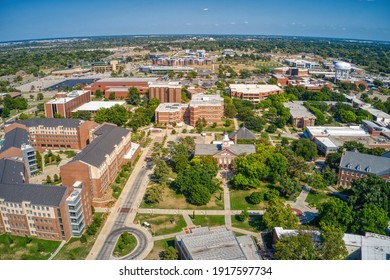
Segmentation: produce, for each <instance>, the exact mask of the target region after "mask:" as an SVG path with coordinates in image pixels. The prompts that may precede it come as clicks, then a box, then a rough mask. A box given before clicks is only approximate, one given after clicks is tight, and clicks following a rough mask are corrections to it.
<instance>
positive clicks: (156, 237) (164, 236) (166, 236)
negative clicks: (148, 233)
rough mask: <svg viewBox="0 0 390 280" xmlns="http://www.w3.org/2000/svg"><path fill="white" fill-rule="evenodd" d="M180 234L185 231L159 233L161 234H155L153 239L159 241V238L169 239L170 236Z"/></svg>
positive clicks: (173, 236)
mask: <svg viewBox="0 0 390 280" xmlns="http://www.w3.org/2000/svg"><path fill="white" fill-rule="evenodd" d="M179 234H184V232H182V231H181V232H175V233H170V234H165V235H159V236H154V237H153V238H152V239H153V241H158V240H163V239H168V238H175V237H176V235H179Z"/></svg>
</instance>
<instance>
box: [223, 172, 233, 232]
mask: <svg viewBox="0 0 390 280" xmlns="http://www.w3.org/2000/svg"><path fill="white" fill-rule="evenodd" d="M221 176H222V185H223V203H224V210H225V226H226V227H227V228H229V229H230V228H231V227H232V216H231V214H229V213H230V210H231V208H230V192H229V185H228V184H229V183H228V182H229V180H228V176H229V171H221Z"/></svg>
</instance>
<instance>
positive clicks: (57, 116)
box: [53, 113, 64, 119]
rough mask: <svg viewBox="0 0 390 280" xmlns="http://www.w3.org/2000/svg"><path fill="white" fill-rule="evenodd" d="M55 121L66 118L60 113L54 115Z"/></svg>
mask: <svg viewBox="0 0 390 280" xmlns="http://www.w3.org/2000/svg"><path fill="white" fill-rule="evenodd" d="M53 117H54V118H55V119H63V118H64V116H63V115H61V114H60V113H54V116H53Z"/></svg>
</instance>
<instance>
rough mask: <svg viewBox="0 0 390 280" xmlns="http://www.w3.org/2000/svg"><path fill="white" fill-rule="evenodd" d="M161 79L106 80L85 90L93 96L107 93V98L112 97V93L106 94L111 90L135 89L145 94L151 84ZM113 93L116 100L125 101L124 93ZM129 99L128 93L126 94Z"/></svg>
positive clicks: (99, 81) (97, 82)
mask: <svg viewBox="0 0 390 280" xmlns="http://www.w3.org/2000/svg"><path fill="white" fill-rule="evenodd" d="M159 80H160V79H159V78H151V77H150V78H105V79H101V80H98V81H96V82H94V83H93V84H91V85H88V86H85V87H84V89H85V90H90V91H91V92H92V93H93V94H94V93H95V92H96V91H97V90H100V91H101V92H104V93H105V98H109V97H110V93H109V92H106V90H107V89H109V88H131V87H135V88H137V89H138V90H139V92H140V93H141V94H145V93H146V92H147V91H148V90H149V83H152V82H156V81H159ZM111 92H115V98H116V99H121V96H122V99H123V92H122V93H119V91H118V93H117V92H116V91H115V89H113V90H112V91H111ZM126 97H127V92H126Z"/></svg>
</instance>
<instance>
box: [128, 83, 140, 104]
mask: <svg viewBox="0 0 390 280" xmlns="http://www.w3.org/2000/svg"><path fill="white" fill-rule="evenodd" d="M127 102H128V103H129V104H132V105H136V106H138V105H139V104H141V96H140V93H139V90H138V89H137V88H136V87H131V88H129V93H128V95H127Z"/></svg>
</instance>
